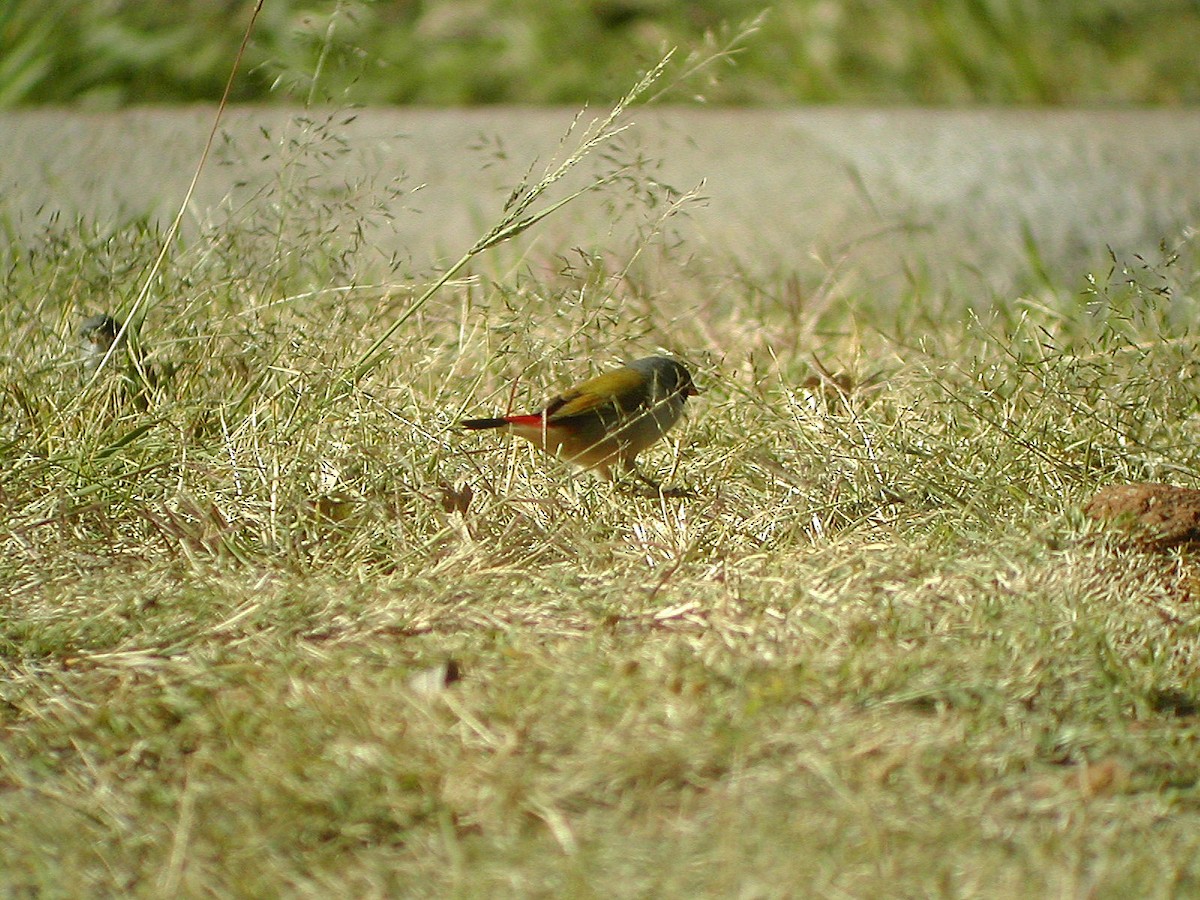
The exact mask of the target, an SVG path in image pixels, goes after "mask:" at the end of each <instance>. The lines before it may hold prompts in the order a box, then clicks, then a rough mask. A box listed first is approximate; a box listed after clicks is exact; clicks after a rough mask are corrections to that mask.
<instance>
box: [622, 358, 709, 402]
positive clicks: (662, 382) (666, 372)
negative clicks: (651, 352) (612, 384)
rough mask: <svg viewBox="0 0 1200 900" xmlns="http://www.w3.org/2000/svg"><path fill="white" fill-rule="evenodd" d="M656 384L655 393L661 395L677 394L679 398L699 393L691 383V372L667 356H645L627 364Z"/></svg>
mask: <svg viewBox="0 0 1200 900" xmlns="http://www.w3.org/2000/svg"><path fill="white" fill-rule="evenodd" d="M629 368H631V369H636V370H637V371H638V372H641V373H642V374H643V375H645V376H646V378H648V379H649V380H650V381H651V382H652V383H653V384H655V385H656V388H657V389H656V391H655V393H657V394H659V395H660V396H663V397H673V396H675V395H678V396H679V398H680V399H681V400H686V399H687V398H688V397H692V396H695V395H696V394H698V393H700V392H699V391H698V390H697V389H696V385H695V384H693V383H692V375H691V373H690V372H689V371H688V370H687V369H686V368H684V366H683V364H682V363H680V362H677V361H676V360H673V359H671V358H670V357H668V356H646V357H643V358H642V359H636V360H634V361H633V362H631V363H630V364H629Z"/></svg>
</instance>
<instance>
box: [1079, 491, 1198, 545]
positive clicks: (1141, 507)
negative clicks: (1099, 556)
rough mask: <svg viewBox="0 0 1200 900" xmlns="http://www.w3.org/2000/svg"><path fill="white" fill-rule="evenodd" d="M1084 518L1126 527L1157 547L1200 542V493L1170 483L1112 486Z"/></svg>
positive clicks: (1087, 509)
mask: <svg viewBox="0 0 1200 900" xmlns="http://www.w3.org/2000/svg"><path fill="white" fill-rule="evenodd" d="M1083 513H1084V515H1086V516H1088V517H1090V518H1093V519H1097V520H1099V521H1102V522H1111V523H1113V524H1116V525H1119V526H1124V527H1125V528H1126V529H1128V530H1130V531H1132V532H1133V533H1134V534H1135V536H1136V537H1138V538H1140V539H1141V540H1143V541H1145V542H1147V543H1149V544H1151V545H1153V546H1155V547H1170V546H1173V545H1175V544H1183V543H1189V542H1192V541H1200V491H1197V490H1192V489H1191V488H1181V487H1175V486H1174V485H1170V484H1113V485H1109V486H1108V487H1106V488H1102V489H1101V490H1100V491H1099V492H1098V493H1097V494H1096V496H1094V497H1093V498H1092V499H1091V500H1090V501H1088V504H1087V506H1085V507H1084V508H1083Z"/></svg>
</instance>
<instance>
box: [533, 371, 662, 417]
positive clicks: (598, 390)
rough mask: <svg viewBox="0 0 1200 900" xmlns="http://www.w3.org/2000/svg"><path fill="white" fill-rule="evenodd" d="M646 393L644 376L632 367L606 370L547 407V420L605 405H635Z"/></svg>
mask: <svg viewBox="0 0 1200 900" xmlns="http://www.w3.org/2000/svg"><path fill="white" fill-rule="evenodd" d="M645 396H646V379H645V376H644V375H642V373H640V372H637V371H634V370H633V369H617V370H615V371H613V372H605V373H604V374H603V375H597V376H596V377H595V378H592V379H589V380H588V381H585V382H584V383H583V384H581V385H579V386H578V387H575V388H572V389H571V390H569V391H567V392H566V393H565V394H563V395H562V396H561V397H558V398H557V399H555V400H554V401H553V402H552V403H551V404H550V405H549V406H547V407H546V416H547V418H546V421H548V422H557V421H559V420H561V419H569V418H571V417H572V416H580V415H583V414H584V413H588V412H592V411H593V410H596V409H602V408H604V407H609V408H611V407H613V406H614V405H619V406H620V407H621V408H622V409H625V410H632V409H634V408H636V407H637V406H638V405H639V404H640V403H641V402H642V400H643V399H644V398H645Z"/></svg>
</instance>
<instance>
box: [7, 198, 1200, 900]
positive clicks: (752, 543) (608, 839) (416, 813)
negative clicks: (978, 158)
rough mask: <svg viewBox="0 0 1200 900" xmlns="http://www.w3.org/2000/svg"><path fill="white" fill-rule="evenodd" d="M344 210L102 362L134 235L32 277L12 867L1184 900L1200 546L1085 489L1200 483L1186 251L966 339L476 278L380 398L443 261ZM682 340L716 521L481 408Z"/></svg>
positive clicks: (39, 884) (57, 884) (713, 282)
mask: <svg viewBox="0 0 1200 900" xmlns="http://www.w3.org/2000/svg"><path fill="white" fill-rule="evenodd" d="M611 190H614V191H615V190H617V187H613V188H611ZM269 199H270V198H266V199H264V201H263V207H262V208H263V209H269V208H270V203H269ZM321 202H322V204H326V205H324V206H322V207H321V208H320V211H319V214H318V212H316V211H314V212H313V213H312V217H310V218H307V219H306V218H305V216H304V213H303V211H302V210H301V211H297V213H296V215H294V216H291V217H289V219H288V222H287V223H283V222H274V223H271V224H269V225H264V221H263V218H262V217H261V216H264V215H265V214H260V213H257V212H255V211H254V210H253V209H248V210H243V211H241V212H240V213H239V215H240V216H243V218H240V219H235V220H234V221H231V222H230V223H227V224H226V225H224V226H223V227H222V229H221V232H220V234H221V238H220V240H218V239H217V237H216V236H215V235H210V236H208V237H205V238H203V239H201V240H199V241H197V242H195V243H194V244H193V245H191V246H190V247H186V248H181V250H180V252H179V253H178V254H177V255H175V256H173V257H172V261H171V263H170V265H169V266H168V268H167V269H166V270H164V272H163V273H162V275H161V277H160V279H159V282H158V283H157V284H156V285H155V286H154V289H153V291H152V296H153V297H154V298H157V299H154V300H153V302H152V303H151V304H150V306H149V307H148V308H147V310H146V314H145V318H144V320H142V321H139V322H136V323H135V326H136V327H135V329H134V331H135V333H136V338H137V340H135V341H134V342H133V343H132V344H131V348H130V350H129V351H125V350H122V351H121V352H120V353H118V354H116V355H115V356H114V357H113V359H112V360H110V364H109V365H108V366H107V367H106V369H105V370H104V371H102V373H101V377H99V378H97V379H95V380H94V381H91V382H89V381H88V379H87V375H86V372H85V370H84V367H83V366H82V365H81V364H80V361H79V349H78V347H77V342H76V339H75V338H74V336H73V331H74V329H75V328H76V327H77V325H78V323H79V322H80V321H81V320H82V319H83V318H84V317H86V316H87V315H90V314H93V313H95V312H98V311H102V310H106V309H116V308H119V307H120V305H121V302H122V300H121V298H126V297H131V296H133V294H134V292H135V290H136V287H137V285H136V278H137V273H138V272H139V271H142V270H143V268H144V266H145V264H146V262H147V261H148V260H149V259H150V258H152V257H153V255H154V253H155V250H156V244H155V238H154V235H152V234H147V233H146V232H145V231H140V230H137V229H130V230H128V231H123V232H118V233H115V234H102V235H97V234H94V233H88V232H87V230H86V229H83V228H79V229H75V230H72V231H67V232H60V233H58V234H56V235H54V236H53V237H48V238H47V240H46V241H45V242H44V243H42V244H41V245H39V246H35V247H27V248H22V249H20V250H16V251H13V252H12V253H11V254H10V256H9V258H8V260H6V265H5V268H4V273H3V279H4V281H3V285H2V286H0V290H3V292H4V296H5V297H6V298H7V299H6V302H5V304H4V306H3V310H2V312H0V316H2V317H3V322H2V331H0V366H2V369H0V378H2V384H3V401H2V402H3V405H4V413H3V416H2V418H0V429H2V433H0V453H2V454H3V456H2V460H3V474H2V476H0V502H2V503H3V508H4V511H5V517H4V523H3V527H2V528H0V544H2V553H0V583H3V585H4V604H3V606H2V607H0V609H2V612H0V649H2V651H3V653H2V660H3V665H4V668H5V677H4V679H3V682H2V687H0V690H2V692H3V694H2V699H3V702H2V703H0V728H2V729H3V735H4V740H3V741H2V742H0V828H2V829H3V833H4V835H5V837H4V840H3V841H0V872H2V873H3V874H2V875H0V883H2V885H3V890H4V892H5V893H8V894H12V895H22V894H34V893H37V894H39V895H45V896H89V895H90V896H99V895H114V894H124V895H133V896H164V895H179V894H182V895H187V896H191V895H212V894H216V895H234V896H241V895H245V896H258V895H266V896H276V895H279V894H288V895H300V896H323V897H324V896H331V895H342V896H394V895H416V894H420V895H438V896H482V895H507V896H539V895H540V896H563V895H580V896H664V895H665V896H671V895H674V896H695V895H714V896H740V897H774V896H795V895H797V894H802V895H809V896H830V897H844V896H884V895H887V896H915V895H952V896H960V895H967V896H997V897H1004V896H1083V895H1086V896H1113V897H1116V896H1145V897H1154V896H1161V897H1169V896H1182V895H1189V894H1193V893H1196V892H1197V891H1200V864H1198V863H1197V860H1200V837H1198V835H1200V828H1198V827H1197V826H1198V825H1200V793H1198V789H1197V778H1198V776H1200V764H1198V763H1197V761H1196V759H1197V758H1196V753H1195V747H1196V740H1197V736H1198V734H1200V729H1198V722H1200V720H1198V719H1197V715H1196V703H1197V698H1198V696H1200V693H1198V692H1200V684H1198V683H1197V679H1196V674H1195V673H1196V666H1197V642H1198V639H1200V618H1198V615H1197V612H1196V609H1197V607H1196V596H1197V585H1198V584H1200V582H1198V581H1197V577H1198V571H1197V566H1196V563H1195V560H1194V557H1193V555H1192V554H1191V552H1190V551H1188V550H1186V549H1184V550H1178V551H1175V552H1173V553H1171V554H1164V555H1154V554H1149V553H1146V552H1144V551H1138V550H1136V549H1130V548H1126V547H1123V546H1122V545H1121V544H1120V543H1119V542H1117V541H1115V540H1113V539H1110V538H1108V537H1105V536H1103V535H1100V534H1096V533H1094V532H1093V531H1092V530H1090V528H1089V526H1086V525H1085V524H1084V523H1083V521H1082V519H1081V518H1080V517H1079V515H1078V514H1077V512H1076V510H1077V508H1078V507H1079V506H1080V505H1081V504H1082V503H1083V501H1084V500H1086V498H1087V497H1088V496H1089V495H1090V493H1091V492H1092V491H1093V490H1094V489H1095V488H1096V487H1097V486H1098V485H1101V484H1105V483H1109V482H1112V481H1117V480H1138V479H1158V480H1168V481H1175V482H1178V483H1186V484H1195V482H1196V476H1197V456H1196V453H1197V451H1196V449H1195V448H1196V447H1197V446H1200V443H1198V442H1197V431H1198V427H1197V426H1198V425H1200V418H1197V409H1196V397H1197V395H1198V394H1197V389H1198V387H1200V382H1198V375H1200V373H1198V371H1197V365H1196V363H1195V357H1196V353H1195V349H1196V348H1195V339H1194V338H1193V337H1192V335H1191V334H1190V332H1189V330H1188V324H1189V323H1190V322H1193V321H1195V318H1196V311H1197V294H1196V290H1195V285H1196V272H1197V269H1196V266H1195V262H1196V258H1195V256H1196V255H1195V248H1194V246H1192V245H1190V244H1188V245H1185V246H1184V247H1182V248H1181V252H1182V253H1183V254H1184V256H1183V258H1182V259H1178V258H1174V257H1171V258H1164V259H1162V260H1157V261H1154V262H1152V263H1141V262H1138V261H1134V262H1133V264H1131V265H1130V266H1129V267H1126V268H1122V267H1117V269H1116V271H1114V273H1112V274H1111V277H1100V278H1098V280H1097V284H1096V286H1095V289H1094V290H1093V291H1092V292H1091V293H1090V294H1088V295H1085V296H1084V297H1082V298H1081V297H1079V296H1078V295H1076V294H1074V293H1072V291H1071V290H1062V291H1057V292H1056V291H1051V290H1049V289H1048V290H1047V291H1046V293H1045V295H1044V296H1041V297H1037V298H1013V299H1012V301H1011V303H1010V304H1008V305H1007V306H1005V307H1003V308H997V309H996V310H995V312H994V314H993V315H992V316H991V317H990V318H988V319H987V320H986V321H978V320H974V319H970V318H968V316H967V313H966V312H965V310H966V309H967V308H968V305H969V304H968V303H966V302H965V300H966V298H945V299H944V300H943V301H942V307H941V309H940V311H939V314H938V315H937V316H936V317H930V316H927V315H924V314H923V313H922V308H923V307H922V305H921V301H920V300H919V299H918V298H916V297H913V298H906V299H902V300H901V301H900V302H897V301H896V299H895V298H878V299H877V298H870V297H843V296H829V295H828V294H826V293H823V292H822V289H821V288H819V287H817V286H807V287H806V286H801V285H799V284H797V283H796V282H795V281H789V280H787V279H784V278H781V280H780V283H779V284H768V283H749V282H747V281H745V280H744V279H738V278H731V277H728V276H722V275H720V274H719V273H714V272H701V271H697V270H696V269H695V268H694V267H692V266H691V265H689V264H685V263H684V262H683V261H682V257H683V256H684V255H685V253H686V247H683V248H680V247H677V246H673V247H671V248H670V249H668V245H669V244H670V242H668V241H664V240H661V239H660V235H661V231H655V233H654V234H652V235H650V236H649V237H646V236H641V237H635V238H632V239H631V243H630V245H629V246H628V247H622V246H611V247H607V248H604V252H603V253H601V252H597V253H595V254H594V255H590V256H588V257H586V258H585V259H584V261H583V263H582V264H579V265H574V266H561V267H558V266H554V267H551V266H545V267H541V266H534V265H522V266H515V265H513V266H508V265H506V264H505V260H506V259H511V257H504V256H502V255H501V256H499V257H492V258H491V259H490V260H489V259H486V258H479V259H476V260H475V261H474V263H473V264H472V266H469V267H468V270H467V271H466V272H464V273H463V277H461V278H460V279H459V280H457V281H455V282H452V283H451V284H449V285H447V286H446V287H444V288H443V289H442V290H441V291H440V292H439V293H437V294H436V295H434V296H433V297H432V298H431V299H430V300H429V301H428V302H427V303H426V304H425V305H424V306H423V307H422V308H421V309H420V310H419V311H418V312H416V313H415V314H413V315H411V316H410V317H409V318H408V319H407V321H405V322H404V324H403V326H402V327H400V328H399V329H397V331H396V333H395V334H394V335H393V337H392V338H391V340H390V341H389V342H388V344H387V345H386V348H387V353H386V355H385V356H384V357H382V358H380V359H379V360H378V361H377V365H376V366H375V368H374V369H373V370H371V371H369V372H367V373H366V374H364V375H363V377H362V378H361V380H359V381H357V382H353V381H348V380H347V372H348V371H350V370H351V369H352V368H353V366H352V363H353V362H354V361H355V360H360V359H363V358H365V356H364V355H368V356H369V351H370V349H371V347H372V345H373V343H374V342H375V341H376V339H377V338H379V336H380V335H382V334H384V333H385V331H386V330H387V329H388V328H389V327H390V326H391V324H392V323H394V322H395V321H397V319H398V317H399V316H401V315H403V314H404V311H405V310H406V309H407V308H409V306H410V304H411V303H412V301H413V298H415V297H417V296H419V295H420V294H421V291H422V288H423V285H421V284H417V283H415V280H412V279H411V278H410V277H409V276H406V275H405V274H404V273H402V272H395V271H392V272H385V273H383V274H382V276H381V277H380V278H379V279H372V283H382V284H385V285H386V286H385V287H382V288H373V289H369V288H361V287H355V285H356V284H363V283H365V282H366V281H367V279H366V278H365V277H362V278H361V280H359V281H357V282H356V281H355V280H354V279H353V278H352V277H351V276H350V274H348V273H350V272H357V269H356V266H357V265H358V264H359V263H360V262H361V261H362V260H363V259H364V258H368V257H369V252H368V250H367V248H364V247H360V246H358V245H356V244H355V243H354V242H353V240H351V241H350V242H349V243H348V244H347V245H346V246H340V247H339V246H336V245H334V244H333V243H332V242H333V241H334V240H335V238H336V236H337V235H340V234H344V233H345V232H344V231H332V230H330V231H321V232H319V233H318V232H306V231H305V230H304V227H303V225H297V224H296V223H303V222H305V221H308V222H314V221H318V220H320V221H325V218H324V217H327V216H328V215H329V209H328V205H327V204H328V202H329V200H328V198H322V200H321ZM656 215H657V213H652V214H651V215H650V217H649V219H648V221H656V220H655V216H656ZM268 218H269V217H268ZM334 219H335V220H336V216H335V217H334ZM660 224H661V223H660ZM322 227H324V226H322ZM289 228H291V229H293V230H291V231H289V230H288V229H289ZM656 235H658V236H656ZM627 264H628V265H627ZM845 264H846V265H853V264H854V261H853V260H849V261H847V262H846V263H845ZM885 301H886V302H885ZM960 301H962V302H961V304H960V305H959V306H958V307H957V308H958V309H960V310H961V311H962V312H961V313H960V314H959V315H953V314H952V313H953V312H954V310H955V309H956V307H955V304H956V303H958V302H960ZM896 309H899V312H894V310H896ZM660 347H661V348H665V349H666V350H669V351H673V352H677V353H680V354H682V355H683V356H684V357H685V358H687V359H689V360H690V361H691V363H692V364H693V367H694V369H695V370H696V374H697V381H698V382H699V384H700V385H701V386H702V387H703V388H704V389H705V393H704V394H703V395H702V396H701V397H700V398H698V399H697V400H696V401H695V403H694V406H692V408H691V410H690V416H689V418H688V420H687V422H686V423H685V424H684V425H683V426H682V427H681V428H680V429H679V430H678V431H677V432H676V433H674V434H673V440H672V441H671V442H670V443H669V444H664V445H663V446H662V448H661V450H660V451H658V452H655V453H650V454H647V457H646V462H647V464H648V467H649V468H650V470H651V471H652V472H653V473H654V474H657V475H661V476H664V477H666V478H667V479H668V480H669V481H670V482H671V483H676V484H685V485H688V486H690V487H692V488H693V489H694V491H695V496H694V497H692V498H689V499H664V498H650V497H644V496H640V495H638V494H636V493H635V492H632V491H627V490H622V489H617V490H613V489H612V488H610V487H608V486H606V485H603V484H601V483H599V482H597V481H595V480H593V479H592V478H591V477H590V476H587V475H583V476H581V475H578V474H576V473H572V472H570V471H568V470H566V469H564V468H562V467H560V466H558V465H555V464H553V463H549V462H547V461H546V460H545V459H543V458H539V457H537V456H536V455H534V452H533V451H532V450H530V449H529V448H527V447H523V446H518V445H515V444H514V445H507V444H501V443H499V442H496V441H493V440H489V439H483V438H480V437H479V436H464V435H461V434H459V433H457V432H456V431H455V430H454V428H453V427H452V426H453V423H454V422H455V421H456V420H457V419H458V418H459V417H460V416H461V415H463V414H464V413H467V414H487V413H488V412H489V411H491V410H494V409H499V408H504V407H505V406H506V405H507V404H508V403H509V400H510V398H513V397H515V400H516V402H536V401H537V400H538V399H540V398H541V397H542V396H544V395H546V394H548V393H550V392H552V391H554V390H555V389H556V388H558V387H560V386H562V385H563V384H564V383H566V382H568V381H570V380H573V379H576V378H578V377H581V376H585V375H588V374H591V373H592V372H594V371H597V370H599V369H601V368H604V367H606V366H607V365H609V364H610V363H611V361H612V360H613V359H616V358H619V357H620V356H636V355H638V354H640V353H643V352H645V351H649V350H653V349H655V348H660ZM814 350H815V351H817V355H818V356H819V363H818V362H816V361H814V358H813V357H812V356H811V353H812V351H814ZM132 357H137V361H136V364H134V362H133V360H132ZM822 370H824V371H825V372H826V373H828V374H834V375H839V376H842V377H840V378H839V379H836V381H837V384H836V385H835V384H833V383H832V382H831V381H830V380H829V379H828V378H824V377H822ZM464 485H465V486H469V487H470V488H471V489H472V491H473V498H472V500H471V502H470V505H469V507H468V508H467V509H466V511H465V512H463V511H461V509H455V502H454V501H455V498H456V496H457V495H456V494H455V493H449V494H448V491H450V492H456V491H458V490H460V489H461V487H462V486H464ZM458 505H459V506H461V505H462V504H461V498H459V503H458ZM449 659H452V660H454V661H455V662H456V663H457V664H458V665H459V666H460V667H461V670H462V678H461V680H459V681H457V682H455V683H453V684H450V685H449V686H447V687H445V688H444V689H442V690H437V689H433V690H430V689H429V683H430V680H429V679H428V678H425V679H422V680H420V682H419V684H420V685H422V687H421V688H420V689H418V686H417V685H418V683H417V682H414V681H413V678H414V676H419V675H420V674H421V673H424V672H426V671H427V670H429V669H431V667H435V666H438V665H439V664H441V663H443V662H445V661H446V660H449Z"/></svg>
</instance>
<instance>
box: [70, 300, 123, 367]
mask: <svg viewBox="0 0 1200 900" xmlns="http://www.w3.org/2000/svg"><path fill="white" fill-rule="evenodd" d="M123 327H124V326H123V325H122V324H121V323H120V322H119V321H118V320H117V319H114V318H113V317H112V316H110V315H108V314H106V313H103V314H101V315H98V316H91V317H89V318H87V319H84V321H83V324H82V325H80V326H79V341H80V343H81V344H82V346H83V367H84V369H85V370H86V371H87V373H88V374H89V375H90V374H91V373H92V372H95V371H96V369H98V368H99V367H100V363H101V362H102V361H103V360H104V357H105V356H106V355H107V354H108V351H109V348H110V347H112V345H113V344H114V343H116V340H117V337H118V336H121V329H122V328H123ZM122 338H123V336H122Z"/></svg>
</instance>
